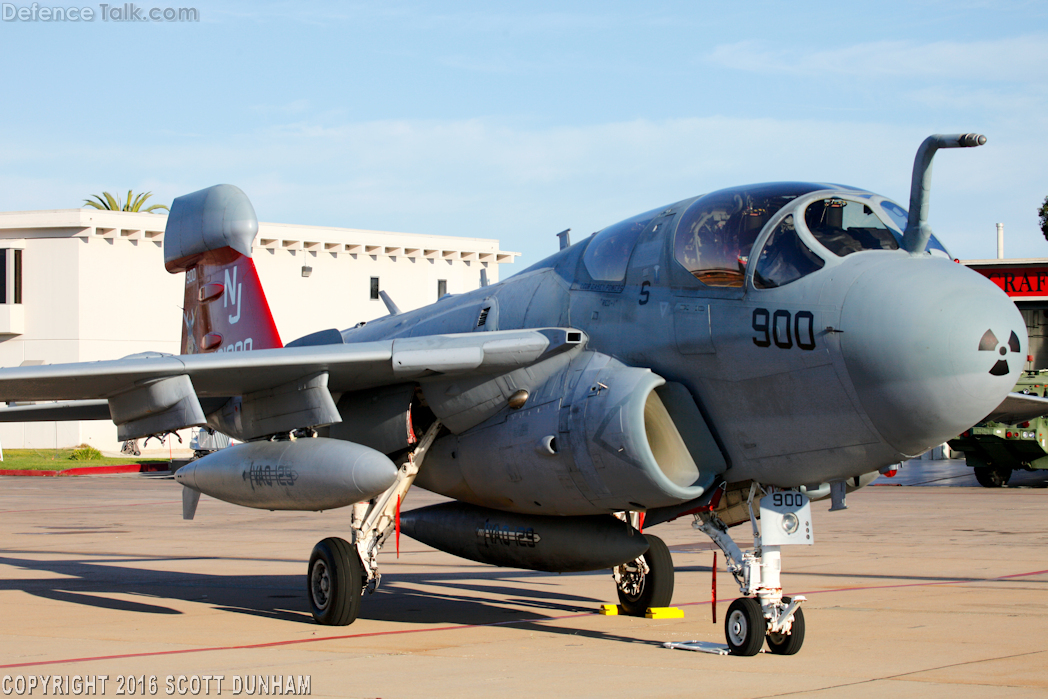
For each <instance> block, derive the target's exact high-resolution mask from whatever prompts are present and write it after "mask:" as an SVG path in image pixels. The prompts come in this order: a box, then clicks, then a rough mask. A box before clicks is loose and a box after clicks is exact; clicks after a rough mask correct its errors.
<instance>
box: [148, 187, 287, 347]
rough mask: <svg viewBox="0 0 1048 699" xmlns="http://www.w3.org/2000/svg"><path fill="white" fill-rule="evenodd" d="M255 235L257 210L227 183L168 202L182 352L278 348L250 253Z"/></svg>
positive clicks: (168, 251)
mask: <svg viewBox="0 0 1048 699" xmlns="http://www.w3.org/2000/svg"><path fill="white" fill-rule="evenodd" d="M256 233H258V219H257V218H256V217H255V210H254V208H253V207H252V206H251V202H250V201H249V200H248V198H247V195H245V194H244V193H243V192H242V191H241V190H240V189H239V188H237V187H234V186H232V185H227V184H220V185H215V186H214V187H208V188H207V189H202V190H200V191H199V192H193V193H192V194H186V195H184V196H181V197H178V198H177V199H175V201H174V202H173V203H172V205H171V213H170V215H169V216H168V219H167V228H166V230H165V232H164V264H165V266H166V267H167V271H168V272H171V273H172V274H177V273H179V272H185V274H186V291H185V303H184V305H183V311H182V321H183V322H182V349H181V352H182V354H197V353H200V352H232V351H243V350H252V349H273V348H277V347H283V343H282V342H281V341H280V334H279V333H278V332H277V327H276V323H275V322H274V321H273V314H272V312H271V311H270V309H269V302H268V301H267V300H266V294H265V292H264V291H263V290H262V283H261V281H259V278H258V272H257V271H256V269H255V262H254V260H252V259H251V242H252V241H253V240H254V238H255V234H256Z"/></svg>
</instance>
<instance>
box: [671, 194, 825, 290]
mask: <svg viewBox="0 0 1048 699" xmlns="http://www.w3.org/2000/svg"><path fill="white" fill-rule="evenodd" d="M819 189H825V186H824V185H818V184H810V183H804V182H776V183H774V184H765V185H751V186H748V187H736V188H733V189H722V190H721V191H719V192H714V193H712V194H707V195H706V196H704V197H702V198H700V199H698V200H697V201H695V203H693V204H692V205H691V206H689V207H688V210H687V211H685V212H684V215H683V216H681V219H680V223H678V224H677V234H676V237H675V239H674V242H673V254H674V257H675V258H676V259H677V261H678V262H680V263H681V264H682V265H684V268H685V269H686V270H688V271H689V272H691V273H692V274H693V275H694V276H695V278H696V279H698V280H699V281H700V282H702V283H703V284H705V285H707V286H742V283H743V280H744V278H745V276H746V263H747V261H748V260H749V256H750V250H751V249H752V248H753V244H754V243H755V242H756V240H757V236H758V235H760V232H761V229H763V228H764V225H765V224H766V223H767V222H768V220H769V219H770V218H771V217H772V216H774V215H775V213H776V212H778V211H779V209H781V208H782V207H784V206H786V205H787V204H789V203H790V202H791V201H793V200H794V199H796V198H797V197H799V196H801V195H802V194H807V193H809V192H814V191H817V190H819Z"/></svg>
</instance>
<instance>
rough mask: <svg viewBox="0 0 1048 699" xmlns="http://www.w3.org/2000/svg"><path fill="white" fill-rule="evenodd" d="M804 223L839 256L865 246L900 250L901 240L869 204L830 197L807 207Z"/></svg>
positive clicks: (875, 248) (869, 248) (870, 248)
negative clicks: (896, 237) (897, 238)
mask: <svg viewBox="0 0 1048 699" xmlns="http://www.w3.org/2000/svg"><path fill="white" fill-rule="evenodd" d="M804 225H806V226H807V227H808V230H809V231H811V234H812V235H813V236H815V239H816V240H818V241H819V243H821V244H822V245H823V246H825V247H826V249H828V250H829V251H830V252H832V253H833V254H834V255H837V256H838V257H844V256H845V255H850V254H852V253H853V252H860V251H862V250H898V249H899V241H898V240H896V239H895V235H894V234H893V233H892V232H891V231H890V230H889V229H888V226H887V225H885V223H884V221H882V220H881V219H880V218H878V216H877V214H875V213H874V211H873V209H872V208H870V206H869V205H868V204H860V203H859V202H854V201H848V200H846V199H837V198H832V197H831V198H828V199H819V200H818V201H813V202H812V203H811V204H808V206H807V207H806V208H805V209H804Z"/></svg>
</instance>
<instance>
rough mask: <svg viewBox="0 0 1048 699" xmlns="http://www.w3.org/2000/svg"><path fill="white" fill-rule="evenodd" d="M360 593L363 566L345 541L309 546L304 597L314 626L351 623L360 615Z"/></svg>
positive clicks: (324, 541)
mask: <svg viewBox="0 0 1048 699" xmlns="http://www.w3.org/2000/svg"><path fill="white" fill-rule="evenodd" d="M363 591H364V567H363V566H362V565H361V563H360V557H359V556H358V555H357V552H356V551H355V550H354V549H353V547H352V546H350V545H349V543H348V542H346V541H345V540H344V539H338V538H335V537H330V538H327V539H324V540H323V541H321V542H320V543H318V544H317V545H316V546H314V547H313V553H312V554H311V555H310V557H309V569H308V571H307V573H306V596H307V597H309V606H310V610H311V611H312V612H313V619H315V620H316V622H317V623H318V624H322V625H324V626H347V625H349V624H352V623H353V622H354V621H356V619H357V615H358V614H359V613H360V596H361V593H363Z"/></svg>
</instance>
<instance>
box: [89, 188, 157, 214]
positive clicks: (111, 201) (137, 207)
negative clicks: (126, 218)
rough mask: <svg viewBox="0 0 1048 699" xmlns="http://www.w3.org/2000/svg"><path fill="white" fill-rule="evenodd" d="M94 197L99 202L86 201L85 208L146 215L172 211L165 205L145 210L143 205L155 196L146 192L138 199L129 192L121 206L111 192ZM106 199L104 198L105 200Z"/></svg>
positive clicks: (94, 195)
mask: <svg viewBox="0 0 1048 699" xmlns="http://www.w3.org/2000/svg"><path fill="white" fill-rule="evenodd" d="M91 196H92V197H94V198H95V199H97V200H98V201H91V200H90V199H84V206H93V207H95V208H96V209H102V210H105V211H145V212H146V213H152V212H153V211H154V210H159V209H163V210H164V211H171V209H169V208H168V207H167V206H165V205H164V204H153V205H152V206H150V207H149V208H148V209H143V208H142V205H143V204H145V203H146V199H148V198H149V197H151V196H153V193H152V192H146V193H145V194H139V195H138V196H137V197H134V199H132V196H133V195H132V191H131V190H130V189H129V190H127V202H126V203H125V204H124V205H123V206H121V205H120V202H119V201H117V199H116V197H114V196H113V195H112V194H110V193H109V192H102V196H98V195H97V194H92V195H91ZM103 197H104V198H103Z"/></svg>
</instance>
